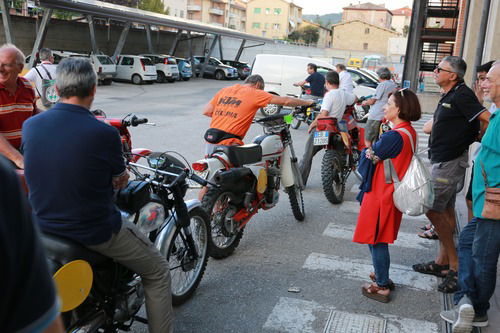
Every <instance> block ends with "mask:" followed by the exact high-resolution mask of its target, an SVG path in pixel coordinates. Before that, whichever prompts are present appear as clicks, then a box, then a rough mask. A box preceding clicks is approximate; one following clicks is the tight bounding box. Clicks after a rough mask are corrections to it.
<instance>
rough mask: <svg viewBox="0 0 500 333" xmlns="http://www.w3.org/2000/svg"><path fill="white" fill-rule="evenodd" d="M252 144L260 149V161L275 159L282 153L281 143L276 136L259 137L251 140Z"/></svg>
mask: <svg viewBox="0 0 500 333" xmlns="http://www.w3.org/2000/svg"><path fill="white" fill-rule="evenodd" d="M253 143H256V144H259V145H260V146H261V147H262V160H270V159H273V158H276V157H278V156H280V155H281V153H282V152H283V142H281V137H280V136H279V135H277V134H265V135H260V136H258V137H256V138H255V139H254V140H253Z"/></svg>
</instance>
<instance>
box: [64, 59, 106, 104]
mask: <svg viewBox="0 0 500 333" xmlns="http://www.w3.org/2000/svg"><path fill="white" fill-rule="evenodd" d="M96 85H97V75H96V73H95V71H94V68H93V67H92V64H91V63H90V61H89V60H87V59H85V58H66V59H63V60H62V61H61V62H60V63H59V65H58V66H57V70H56V87H57V90H58V92H59V96H60V97H61V98H70V97H74V96H76V97H80V98H85V97H88V96H90V94H91V93H92V90H93V89H94V87H95V86H96Z"/></svg>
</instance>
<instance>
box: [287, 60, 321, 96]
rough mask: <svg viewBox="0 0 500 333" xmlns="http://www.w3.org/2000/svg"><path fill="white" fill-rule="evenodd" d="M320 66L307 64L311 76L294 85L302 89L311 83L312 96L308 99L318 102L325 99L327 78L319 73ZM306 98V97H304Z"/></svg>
mask: <svg viewBox="0 0 500 333" xmlns="http://www.w3.org/2000/svg"><path fill="white" fill-rule="evenodd" d="M317 70H318V66H316V64H313V63H310V64H307V73H308V74H309V76H308V77H307V78H306V79H305V80H304V81H300V82H297V83H295V84H294V86H299V87H302V86H304V85H305V84H307V83H309V85H310V89H311V95H309V96H308V97H310V98H312V99H314V100H317V99H318V98H323V95H325V77H324V76H323V75H321V74H320V73H318V72H317ZM304 98H305V96H304Z"/></svg>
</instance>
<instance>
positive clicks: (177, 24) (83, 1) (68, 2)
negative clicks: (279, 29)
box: [40, 0, 274, 43]
mask: <svg viewBox="0 0 500 333" xmlns="http://www.w3.org/2000/svg"><path fill="white" fill-rule="evenodd" d="M40 5H41V7H45V8H52V9H60V10H67V11H73V12H79V13H83V14H87V15H92V16H95V17H105V18H111V19H114V20H117V21H129V22H134V23H141V24H146V25H159V26H166V27H171V28H177V29H179V30H186V31H194V32H200V33H210V34H216V35H220V36H226V37H232V38H238V39H245V40H251V41H256V42H263V43H273V42H274V41H273V40H272V39H269V38H263V37H259V36H255V35H251V34H247V33H243V32H239V31H236V30H232V29H228V28H222V27H217V26H213V25H209V24H205V23H198V22H196V21H192V20H186V19H182V18H178V17H175V16H170V15H163V14H158V13H153V12H149V11H145V10H141V9H136V8H130V7H125V6H119V5H114V4H111V3H107V2H102V1H94V0H40Z"/></svg>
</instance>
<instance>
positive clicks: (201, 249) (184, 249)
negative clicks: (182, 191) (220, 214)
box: [167, 207, 210, 305]
mask: <svg viewBox="0 0 500 333" xmlns="http://www.w3.org/2000/svg"><path fill="white" fill-rule="evenodd" d="M189 220H190V224H189V227H188V229H189V231H188V233H189V232H190V233H191V235H192V237H193V241H194V246H195V250H196V251H190V248H189V242H188V241H187V235H186V230H184V229H183V228H179V229H178V230H177V231H176V232H175V235H174V238H173V240H172V242H171V244H169V246H168V252H167V260H168V264H169V266H170V276H171V279H172V304H173V305H180V304H182V303H184V302H185V301H187V300H188V299H189V298H190V297H191V296H192V295H193V293H194V291H195V290H196V288H197V287H198V285H199V284H200V281H201V278H202V277H203V274H204V273H205V268H206V267H207V261H208V252H209V250H208V238H209V234H210V224H209V220H208V215H207V213H206V212H205V211H204V210H203V209H202V208H201V207H196V208H194V209H193V210H191V211H190V212H189ZM192 253H196V254H197V255H198V256H197V257H193V256H192Z"/></svg>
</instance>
